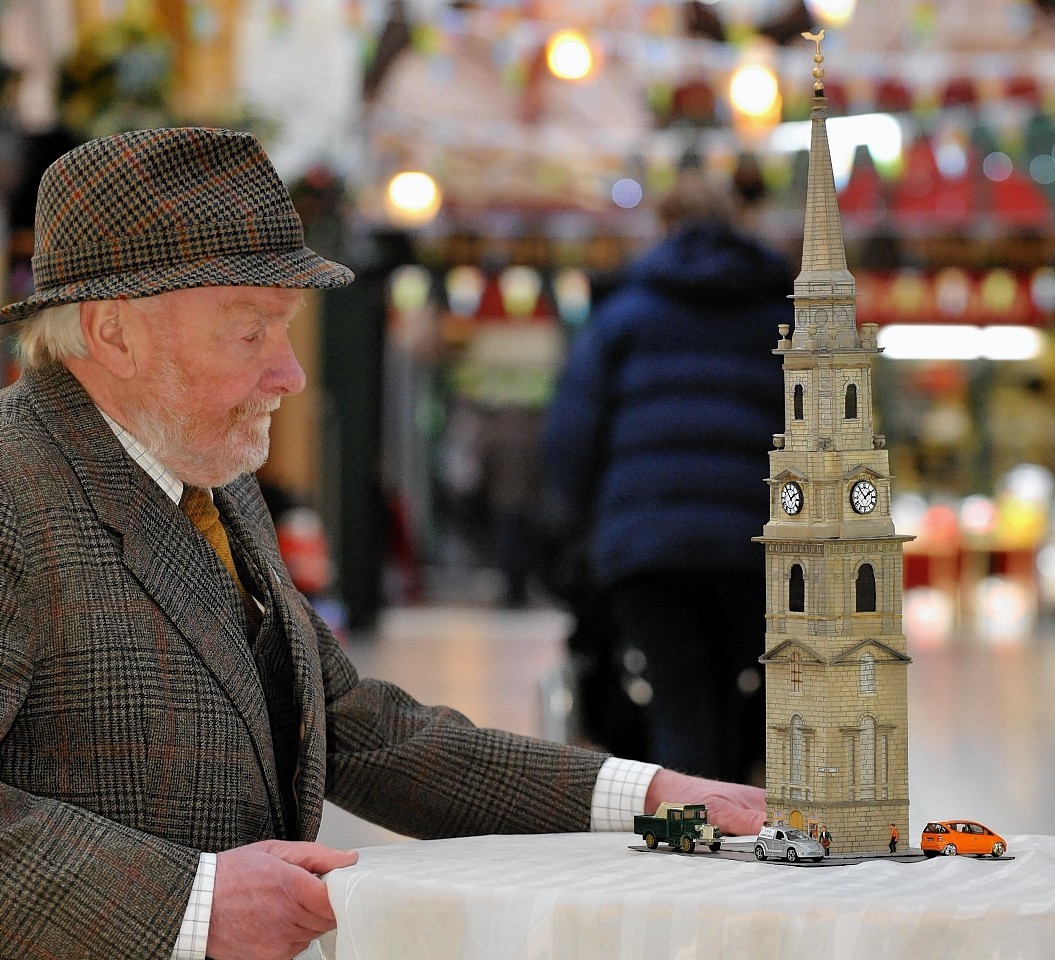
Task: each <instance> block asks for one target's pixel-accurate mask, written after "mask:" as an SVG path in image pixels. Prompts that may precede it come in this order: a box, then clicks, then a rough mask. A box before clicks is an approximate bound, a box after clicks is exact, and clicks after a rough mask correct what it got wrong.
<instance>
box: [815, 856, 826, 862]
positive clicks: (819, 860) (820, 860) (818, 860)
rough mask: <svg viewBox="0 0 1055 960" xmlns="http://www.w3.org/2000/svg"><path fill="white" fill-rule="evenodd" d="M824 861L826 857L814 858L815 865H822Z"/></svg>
mask: <svg viewBox="0 0 1055 960" xmlns="http://www.w3.org/2000/svg"><path fill="white" fill-rule="evenodd" d="M823 860H824V857H814V858H813V862H814V863H821V862H823Z"/></svg>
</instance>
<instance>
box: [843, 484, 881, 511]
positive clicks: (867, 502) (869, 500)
mask: <svg viewBox="0 0 1055 960" xmlns="http://www.w3.org/2000/svg"><path fill="white" fill-rule="evenodd" d="M878 498H879V495H878V493H877V491H876V488H875V484H874V483H872V481H871V480H858V481H857V483H855V484H854V485H853V486H852V487H851V488H850V505H851V506H852V507H853V508H854V510H856V511H857V512H858V513H871V512H872V511H873V510H875V508H876V501H877V500H878Z"/></svg>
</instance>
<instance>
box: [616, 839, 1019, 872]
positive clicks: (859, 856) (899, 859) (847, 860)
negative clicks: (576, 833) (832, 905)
mask: <svg viewBox="0 0 1055 960" xmlns="http://www.w3.org/2000/svg"><path fill="white" fill-rule="evenodd" d="M628 849H630V850H634V851H636V852H638V853H667V854H671V855H673V856H676V857H699V858H700V859H702V860H707V859H713V860H741V861H745V862H746V861H749V862H751V863H773V864H778V865H780V866H784V867H849V866H852V865H853V864H855V863H867V862H869V861H871V860H890V861H892V862H894V863H922V862H924V861H925V860H928V859H930V858H928V857H927V856H926V855H925V854H924V853H923V851H922V850H918V849H916V848H915V847H909V848H908V849H907V850H905V851H904V852H903V853H886V852H883V853H845V854H837V853H833V854H831V855H830V856H827V857H825V858H824V859H823V860H821V861H819V862H816V863H815V862H814V861H812V860H796V861H794V862H793V863H791V862H788V861H787V860H784V859H783V858H781V859H777V858H776V857H769V858H767V859H766V860H764V861H760V860H758V859H757V858H756V857H755V854H754V845H753V843H738V842H733V843H723V844H722V849H721V850H719V851H718V852H717V853H712V852H711V851H710V850H709V849H707V847H705V846H698V847H697V848H696V849H695V850H694V851H693V852H692V853H683V852H682V851H681V850H678V849H672V848H671V847H669V846H667V845H666V844H660V845H659V846H658V847H656V848H655V849H654V850H650V849H649V848H648V847H646V846H645V845H644V844H640V845H637V844H632V845H631V846H630V847H629V848H628ZM962 859H965V860H984V861H991V862H993V863H1002V862H1004V861H1007V860H1014V859H1015V858H1014V857H1008V856H1003V857H976V856H971V857H963V858H962Z"/></svg>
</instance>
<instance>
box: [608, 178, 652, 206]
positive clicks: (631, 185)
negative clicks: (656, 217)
mask: <svg viewBox="0 0 1055 960" xmlns="http://www.w3.org/2000/svg"><path fill="white" fill-rule="evenodd" d="M644 195H645V191H644V190H642V189H641V184H640V183H638V182H637V181H636V180H634V179H633V178H632V177H623V179H621V180H616V182H615V183H614V184H612V202H613V203H614V204H615V205H616V206H617V207H623V208H624V209H626V210H630V209H632V208H633V207H636V206H637V205H638V204H639V203H640V202H641V198H642V197H644Z"/></svg>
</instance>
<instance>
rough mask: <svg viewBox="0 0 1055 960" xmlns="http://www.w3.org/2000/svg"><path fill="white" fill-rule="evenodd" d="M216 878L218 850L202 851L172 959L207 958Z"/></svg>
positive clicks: (202, 959)
mask: <svg viewBox="0 0 1055 960" xmlns="http://www.w3.org/2000/svg"><path fill="white" fill-rule="evenodd" d="M215 881H216V854H215V853H203V854H202V855H201V856H200V857H199V858H198V872H197V873H196V874H195V875H194V885H193V886H192V887H191V889H190V900H188V901H187V912H186V913H185V914H184V915H183V923H182V925H181V926H180V928H179V936H178V937H176V945H175V946H174V947H173V948H172V960H205V948H206V946H208V943H209V919H210V917H211V916H212V893H213V885H214V883H215Z"/></svg>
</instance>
